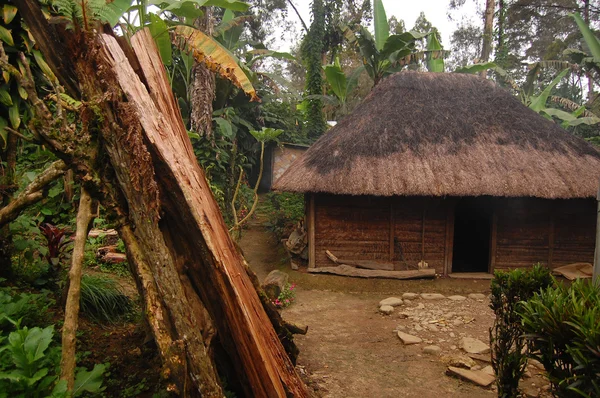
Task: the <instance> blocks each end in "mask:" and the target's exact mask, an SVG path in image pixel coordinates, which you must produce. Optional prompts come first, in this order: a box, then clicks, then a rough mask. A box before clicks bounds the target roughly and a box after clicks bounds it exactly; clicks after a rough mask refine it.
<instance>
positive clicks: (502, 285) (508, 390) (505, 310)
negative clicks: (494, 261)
mask: <svg viewBox="0 0 600 398" xmlns="http://www.w3.org/2000/svg"><path fill="white" fill-rule="evenodd" d="M551 284H552V276H551V275H550V271H549V270H548V268H546V267H544V266H542V265H540V264H537V265H535V266H534V267H533V268H532V269H530V270H521V269H516V270H513V271H510V272H502V271H496V272H495V273H494V278H493V279H492V283H491V290H492V295H491V303H490V308H491V309H492V310H493V311H494V314H495V315H496V318H495V319H494V324H493V326H492V327H491V328H490V344H491V353H492V367H493V368H494V372H495V373H496V376H497V377H496V385H497V386H498V396H499V397H516V396H517V395H518V387H519V380H520V379H521V377H522V376H523V373H524V372H525V367H526V366H527V357H526V354H525V353H524V351H523V348H524V347H525V339H524V337H523V329H522V327H521V318H520V316H519V314H518V313H517V309H518V307H519V305H520V302H521V301H523V300H528V299H529V298H530V297H532V296H533V295H534V294H535V293H536V292H539V291H540V290H541V289H544V288H547V287H548V286H550V285H551Z"/></svg>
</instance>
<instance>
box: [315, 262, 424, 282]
mask: <svg viewBox="0 0 600 398" xmlns="http://www.w3.org/2000/svg"><path fill="white" fill-rule="evenodd" d="M308 272H309V273H313V274H317V273H318V274H334V275H342V276H354V277H357V278H382V279H433V278H435V269H432V268H429V269H421V270H409V271H381V270H372V269H360V268H356V267H352V266H350V265H347V264H341V265H339V266H337V267H318V268H309V269H308Z"/></svg>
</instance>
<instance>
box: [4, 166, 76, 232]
mask: <svg viewBox="0 0 600 398" xmlns="http://www.w3.org/2000/svg"><path fill="white" fill-rule="evenodd" d="M66 169H67V165H66V164H65V162H63V161H62V160H57V161H56V162H54V163H52V164H51V165H50V166H48V168H47V169H46V170H44V171H42V172H41V173H40V174H38V175H37V176H36V177H35V178H34V179H33V181H32V182H31V184H29V185H28V186H27V188H25V190H24V191H23V192H21V193H20V194H19V195H17V197H16V198H14V199H13V200H11V202H10V203H9V204H8V205H7V206H5V207H3V208H2V209H0V228H2V227H3V226H4V225H6V224H8V223H9V222H11V221H13V220H15V219H16V218H17V217H19V214H21V212H22V211H23V210H25V209H26V208H27V207H28V206H30V205H32V204H34V203H36V202H38V201H40V200H42V199H43V198H44V197H45V196H46V193H45V192H44V188H45V187H46V186H47V185H48V184H50V183H51V182H52V181H54V180H56V179H57V178H58V177H60V176H62V175H63V174H64V173H65V171H66Z"/></svg>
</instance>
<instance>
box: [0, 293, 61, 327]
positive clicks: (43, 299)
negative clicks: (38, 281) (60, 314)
mask: <svg viewBox="0 0 600 398" xmlns="http://www.w3.org/2000/svg"><path fill="white" fill-rule="evenodd" d="M52 305H54V300H53V299H52V298H51V297H50V292H48V291H44V292H43V293H41V294H32V293H17V292H16V291H15V290H14V289H12V288H0V331H8V330H10V329H12V327H13V323H15V322H18V323H19V324H20V325H26V326H33V325H46V324H47V323H48V322H49V318H50V311H49V308H50V307H51V306H52Z"/></svg>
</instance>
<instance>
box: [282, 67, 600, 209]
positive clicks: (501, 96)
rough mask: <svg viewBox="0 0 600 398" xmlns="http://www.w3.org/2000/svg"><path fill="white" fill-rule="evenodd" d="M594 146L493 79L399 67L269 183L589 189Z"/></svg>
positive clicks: (406, 191)
mask: <svg viewBox="0 0 600 398" xmlns="http://www.w3.org/2000/svg"><path fill="white" fill-rule="evenodd" d="M599 177H600V153H599V152H598V151H597V150H596V149H594V148H593V147H592V146H591V145H590V144H588V143H586V142H585V141H583V140H581V139H579V138H577V137H574V136H573V135H571V134H569V133H568V132H566V131H565V130H563V129H561V128H560V127H559V126H558V125H557V124H556V123H553V122H552V121H550V120H546V119H545V118H543V117H542V116H540V115H538V114H536V113H535V112H534V111H532V110H531V109H529V108H527V107H525V106H523V105H522V104H521V103H520V102H519V101H518V100H517V99H516V98H515V97H513V96H512V95H511V94H510V93H509V92H508V91H506V90H504V89H502V88H499V87H497V86H496V85H495V84H494V83H493V82H491V81H488V80H484V79H481V78H478V77H476V76H473V75H467V74H457V73H419V72H402V73H399V74H396V75H393V76H391V77H389V78H388V79H386V80H384V81H383V82H381V83H380V84H379V85H378V86H377V87H376V88H375V89H374V90H373V91H372V92H371V94H370V95H369V96H368V97H367V98H366V99H365V100H364V101H363V102H362V104H361V105H360V106H358V107H357V109H356V110H355V111H354V112H353V113H352V114H351V115H349V116H347V117H346V118H344V119H343V120H342V121H340V122H339V123H338V124H337V125H336V126H335V127H333V128H332V129H331V130H330V131H329V132H328V133H326V134H325V135H324V136H323V137H321V138H320V139H319V140H318V141H317V142H316V143H315V144H314V145H313V146H312V147H311V148H310V149H309V150H308V151H307V152H306V154H305V156H303V157H302V158H301V159H300V160H299V161H297V162H296V163H294V164H293V166H292V167H290V168H289V169H288V170H287V172H286V173H285V174H284V175H283V176H282V177H281V178H280V179H279V180H278V181H277V182H276V184H275V187H274V188H275V189H277V190H281V191H293V192H328V193H334V194H350V195H376V196H394V195H403V196H408V195H419V196H481V195H491V196H501V197H538V198H552V199H554V198H586V197H592V196H595V194H596V191H597V189H598V178H599Z"/></svg>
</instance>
